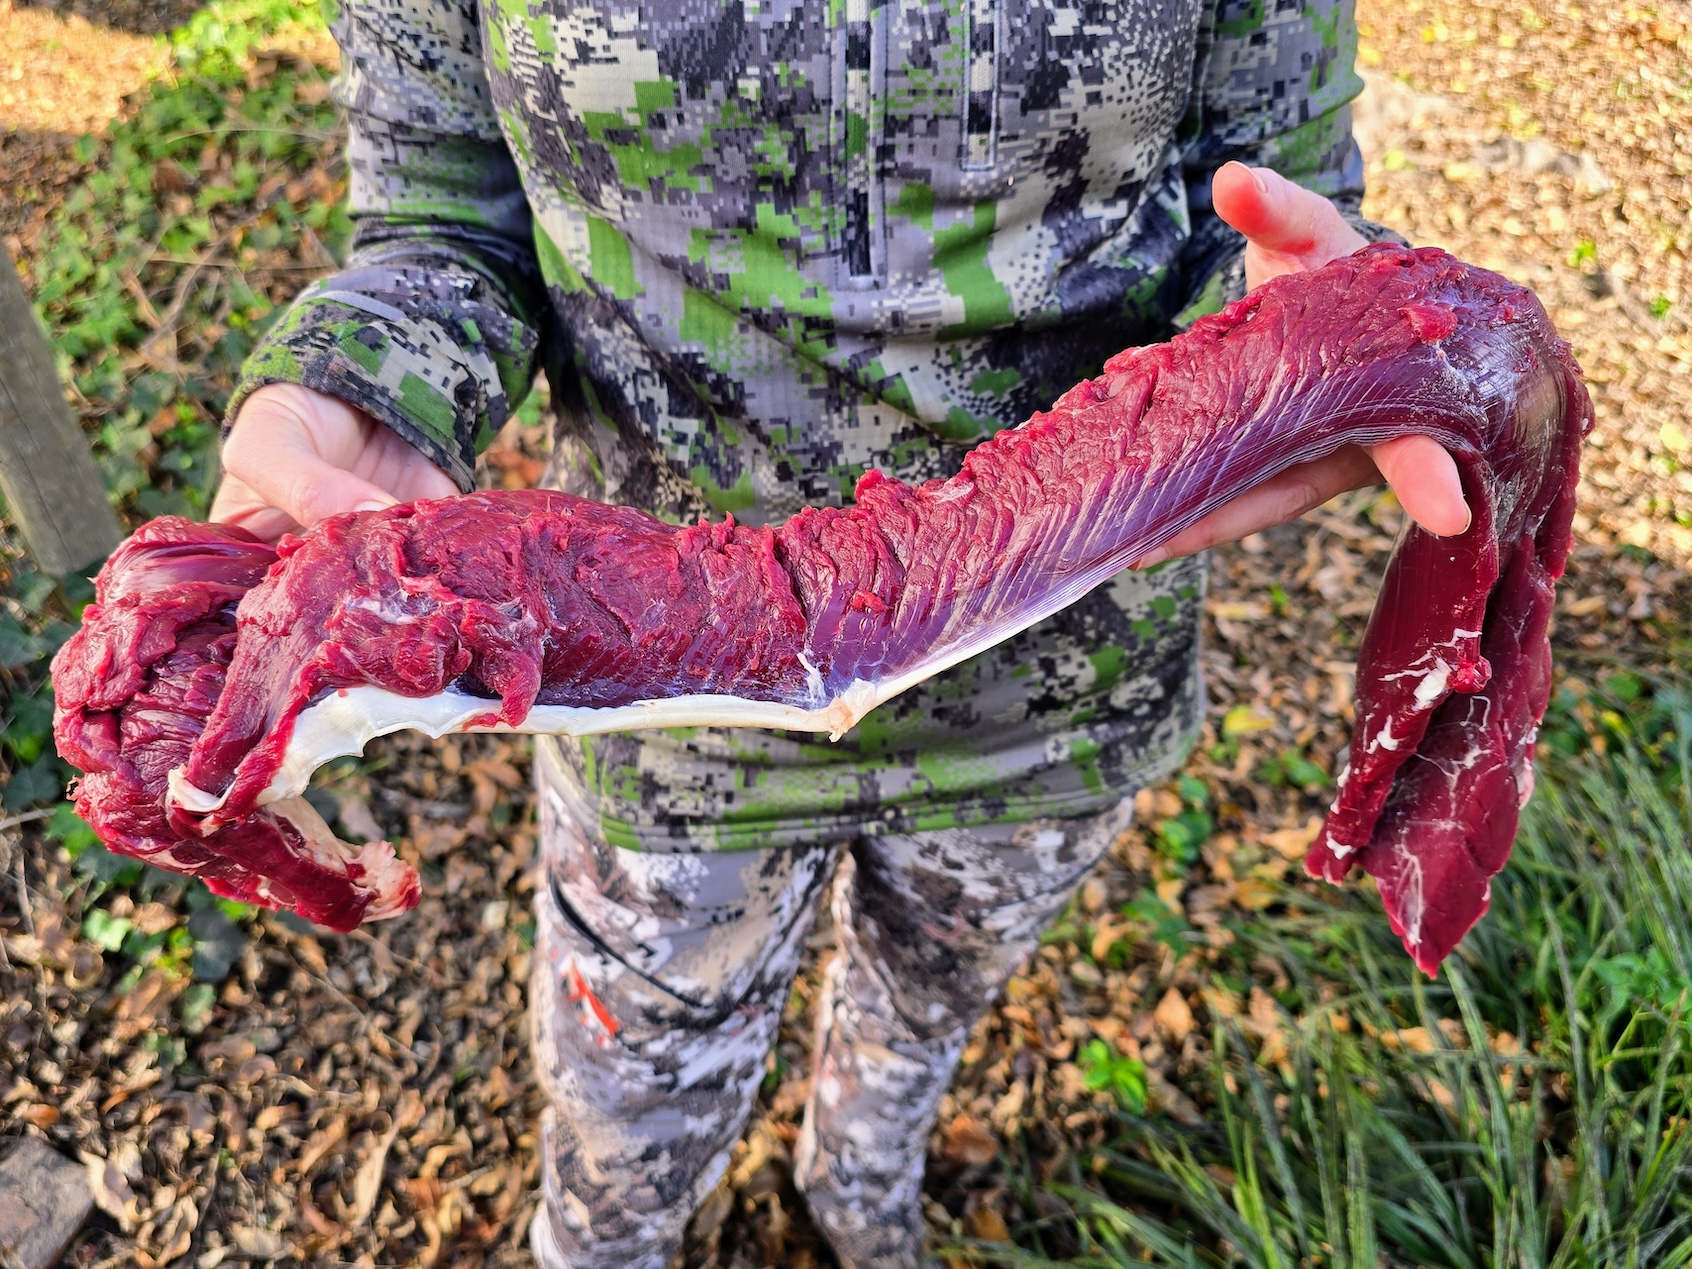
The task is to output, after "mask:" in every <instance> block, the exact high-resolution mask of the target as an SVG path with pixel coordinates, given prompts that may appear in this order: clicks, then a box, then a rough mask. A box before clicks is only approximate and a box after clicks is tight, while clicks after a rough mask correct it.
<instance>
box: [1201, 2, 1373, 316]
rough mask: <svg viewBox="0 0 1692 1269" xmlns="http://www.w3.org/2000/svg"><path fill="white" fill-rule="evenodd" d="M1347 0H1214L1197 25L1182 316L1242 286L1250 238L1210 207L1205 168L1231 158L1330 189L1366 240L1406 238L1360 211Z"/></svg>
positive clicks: (1357, 87)
mask: <svg viewBox="0 0 1692 1269" xmlns="http://www.w3.org/2000/svg"><path fill="white" fill-rule="evenodd" d="M1356 56H1357V24H1356V21H1355V19H1354V16H1353V13H1352V0H1292V2H1291V3H1288V2H1287V0H1281V2H1280V3H1277V4H1265V3H1263V0H1213V2H1212V3H1211V5H1210V8H1209V12H1208V13H1207V14H1206V16H1205V18H1204V20H1203V23H1202V25H1201V27H1200V30H1199V38H1198V48H1197V52H1196V55H1195V59H1194V63H1193V81H1192V92H1191V95H1190V96H1189V98H1188V104H1187V113H1186V117H1185V119H1184V120H1183V122H1182V136H1181V140H1182V153H1183V157H1184V164H1185V175H1186V184H1187V206H1188V209H1189V211H1190V213H1191V215H1192V237H1191V239H1190V240H1189V241H1188V243H1187V246H1186V249H1185V252H1184V256H1183V266H1184V269H1183V272H1184V277H1185V301H1184V305H1183V307H1182V309H1181V311H1180V313H1179V314H1178V315H1177V316H1176V318H1175V325H1176V326H1177V327H1179V328H1185V327H1186V326H1189V325H1191V324H1192V322H1193V321H1195V320H1196V319H1198V318H1199V317H1202V316H1204V315H1205V314H1206V313H1214V312H1215V311H1216V310H1218V309H1219V308H1221V307H1222V306H1223V305H1224V304H1226V303H1228V302H1230V301H1232V300H1236V299H1238V298H1239V297H1240V296H1242V295H1244V294H1245V260H1244V257H1245V239H1244V238H1242V237H1241V236H1240V235H1239V234H1238V233H1236V232H1235V231H1234V230H1233V229H1230V228H1229V227H1228V226H1227V225H1226V224H1224V223H1223V222H1222V220H1221V218H1220V217H1218V216H1217V215H1216V212H1215V211H1214V210H1213V208H1212V207H1211V202H1210V179H1211V177H1212V176H1213V175H1214V174H1215V172H1216V169H1217V168H1219V167H1221V166H1222V165H1223V164H1224V163H1227V162H1228V161H1230V160H1232V159H1238V160H1239V161H1240V162H1242V163H1247V164H1250V165H1251V166H1253V167H1269V168H1273V169H1274V170H1275V171H1277V172H1279V173H1280V174H1281V175H1282V176H1285V177H1287V178H1288V179H1289V180H1293V181H1296V182H1298V184H1300V185H1302V186H1304V187H1305V188H1306V189H1309V190H1314V191H1315V192H1316V193H1318V194H1321V195H1323V196H1325V197H1327V198H1330V199H1332V200H1333V201H1334V203H1335V204H1336V205H1337V206H1338V207H1339V209H1340V213H1341V214H1342V215H1343V216H1344V217H1345V218H1346V219H1347V220H1348V221H1350V222H1351V224H1352V225H1353V226H1355V227H1356V228H1357V230H1358V231H1359V232H1360V233H1362V235H1363V236H1364V237H1365V238H1367V239H1369V240H1370V241H1371V242H1379V241H1383V240H1385V241H1392V242H1400V243H1402V242H1403V241H1404V240H1403V239H1402V238H1401V237H1399V235H1398V234H1396V233H1394V232H1393V231H1392V230H1390V229H1387V228H1385V227H1384V226H1381V225H1377V224H1375V223H1374V222H1373V221H1369V220H1365V219H1364V218H1363V216H1362V213H1361V212H1360V211H1359V208H1360V207H1361V205H1362V202H1363V159H1362V155H1361V154H1360V153H1359V152H1358V149H1357V142H1356V141H1355V140H1353V138H1352V135H1351V101H1352V99H1353V98H1354V97H1356V96H1357V94H1358V93H1360V92H1362V91H1363V81H1362V79H1361V78H1359V77H1358V74H1357V68H1356Z"/></svg>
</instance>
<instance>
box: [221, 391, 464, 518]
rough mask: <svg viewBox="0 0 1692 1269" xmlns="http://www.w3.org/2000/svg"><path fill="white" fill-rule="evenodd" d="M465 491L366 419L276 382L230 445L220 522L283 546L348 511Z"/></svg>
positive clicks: (251, 406)
mask: <svg viewBox="0 0 1692 1269" xmlns="http://www.w3.org/2000/svg"><path fill="white" fill-rule="evenodd" d="M457 492H458V487H457V486H456V485H454V484H453V483H452V481H451V480H450V479H449V478H448V477H447V474H446V473H445V472H444V471H442V470H441V469H440V468H439V467H436V466H435V465H434V464H433V463H431V462H430V461H429V460H428V459H427V458H425V457H424V456H423V454H422V452H421V451H420V450H418V449H417V448H416V447H415V446H413V445H411V444H410V442H408V441H406V440H405V439H404V438H402V437H401V436H400V435H399V433H398V432H395V431H393V430H392V429H391V428H387V427H384V426H382V424H380V423H378V422H377V421H376V420H375V419H373V418H371V417H370V416H369V415H368V414H365V413H364V412H363V411H362V410H357V409H354V408H353V407H352V406H350V405H348V404H347V403H346V402H345V401H340V400H337V399H336V398H334V397H329V396H324V395H323V394H322V393H321V392H313V391H312V390H311V389H310V388H302V387H299V386H297V385H295V384H291V383H273V384H269V385H267V386H265V387H263V388H260V389H259V390H258V391H256V392H254V393H253V394H252V396H250V397H248V398H247V399H246V401H245V402H243V403H242V405H241V412H240V413H239V414H238V415H236V416H235V423H234V426H232V427H231V428H230V430H229V436H228V438H227V439H226V440H225V441H224V442H223V484H222V485H221V486H219V488H218V491H217V497H215V498H214V499H212V508H211V518H212V519H213V520H217V521H222V522H224V523H227V524H235V525H239V526H240V527H241V528H243V529H246V530H247V531H248V532H249V533H253V534H255V535H257V536H258V537H261V538H263V539H265V540H266V541H269V542H273V541H275V540H276V539H277V538H279V537H281V536H282V535H283V534H284V533H297V532H299V531H300V530H301V529H308V528H310V527H311V526H312V525H314V524H316V523H317V522H318V521H319V520H321V519H323V518H324V517H325V516H332V515H338V514H340V513H341V512H343V511H376V510H380V509H381V508H383V507H391V506H393V505H394V504H395V503H396V502H410V501H412V500H413V499H414V498H445V497H447V496H448V495H449V494H455V493H457Z"/></svg>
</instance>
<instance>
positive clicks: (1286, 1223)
mask: <svg viewBox="0 0 1692 1269" xmlns="http://www.w3.org/2000/svg"><path fill="white" fill-rule="evenodd" d="M1571 709H1573V710H1577V711H1578V712H1581V713H1588V714H1593V715H1595V717H1596V726H1595V727H1593V729H1592V731H1591V732H1590V733H1587V735H1588V740H1589V743H1587V744H1584V745H1581V746H1579V752H1577V753H1575V754H1573V756H1560V755H1558V754H1556V753H1555V752H1553V753H1551V754H1550V755H1549V756H1548V758H1547V760H1546V761H1545V762H1543V763H1542V764H1541V765H1542V769H1541V776H1540V781H1539V788H1538V790H1537V792H1536V794H1535V796H1534V799H1533V801H1532V802H1531V803H1530V805H1529V807H1528V810H1527V813H1526V814H1525V816H1524V819H1523V825H1522V831H1521V834H1520V836H1519V838H1518V841H1517V844H1516V848H1515V853H1514V856H1513V858H1512V859H1511V861H1510V864H1509V866H1508V867H1507V868H1506V869H1505V871H1504V873H1503V874H1502V875H1501V876H1500V877H1499V878H1498V879H1497V880H1496V881H1495V883H1494V886H1493V906H1492V911H1491V912H1490V913H1489V915H1488V916H1487V917H1486V918H1485V919H1484V920H1483V921H1482V922H1481V924H1480V926H1479V927H1477V929H1476V930H1475V931H1474V932H1472V933H1471V934H1470V936H1469V937H1468V938H1467V939H1466V940H1465V942H1464V943H1463V945H1462V946H1461V948H1460V949H1459V950H1458V952H1457V953H1456V954H1455V955H1454V956H1453V957H1451V958H1450V959H1449V960H1448V961H1447V962H1446V965H1445V967H1444V969H1443V970H1442V972H1441V974H1440V976H1439V978H1438V979H1436V980H1433V981H1429V980H1427V979H1425V978H1423V977H1421V976H1420V975H1419V974H1417V973H1416V972H1414V971H1413V970H1412V969H1411V967H1410V964H1409V961H1408V959H1407V958H1406V957H1405V955H1404V953H1403V951H1402V950H1401V949H1400V948H1399V946H1398V943H1397V940H1396V939H1395V938H1394V937H1393V936H1392V934H1391V931H1390V930H1389V929H1388V928H1387V925H1386V921H1385V919H1384V918H1383V917H1382V916H1381V915H1380V913H1379V911H1378V904H1377V903H1376V901H1375V899H1374V897H1373V896H1372V895H1368V894H1359V893H1357V890H1356V888H1355V887H1353V888H1352V889H1351V890H1350V891H1349V892H1334V893H1332V894H1331V895H1324V894H1320V893H1313V892H1309V891H1300V890H1289V892H1288V893H1287V895H1286V896H1285V897H1286V905H1285V908H1284V909H1283V910H1281V911H1280V913H1279V914H1278V915H1276V916H1274V917H1269V918H1263V919H1258V920H1251V921H1245V920H1242V921H1240V922H1239V923H1238V924H1237V925H1236V926H1235V934H1236V936H1237V941H1236V942H1235V943H1234V944H1233V945H1232V946H1231V947H1229V948H1228V949H1227V951H1226V953H1225V954H1224V955H1223V956H1222V958H1221V959H1220V960H1218V962H1217V963H1216V964H1215V965H1214V966H1213V967H1212V968H1211V971H1210V973H1211V977H1212V980H1213V982H1215V983H1216V984H1217V985H1219V986H1222V987H1226V988H1229V989H1231V990H1233V991H1234V992H1236V993H1239V992H1243V991H1249V990H1250V987H1251V985H1252V983H1253V981H1254V977H1253V976H1254V973H1255V974H1256V980H1255V981H1257V983H1258V985H1259V986H1264V985H1265V984H1264V982H1263V974H1262V967H1263V965H1264V964H1265V963H1266V962H1265V961H1264V960H1263V959H1262V958H1265V957H1267V958H1270V960H1271V961H1272V962H1273V963H1274V964H1277V965H1279V966H1281V967H1282V968H1283V970H1284V971H1285V977H1284V979H1283V980H1282V981H1283V982H1284V983H1286V984H1287V985H1286V986H1284V987H1283V989H1282V990H1280V991H1278V992H1274V993H1273V995H1274V997H1275V1002H1276V1004H1277V1006H1278V1007H1279V1009H1280V1010H1281V1018H1282V1022H1283V1024H1284V1026H1285V1028H1286V1031H1285V1040H1286V1043H1285V1046H1284V1052H1283V1053H1282V1054H1281V1055H1279V1056H1277V1057H1275V1060H1273V1061H1271V1062H1269V1063H1267V1064H1265V1063H1264V1062H1263V1061H1262V1060H1261V1058H1262V1056H1263V1055H1262V1054H1261V1052H1260V1051H1259V1048H1258V1047H1257V1046H1254V1045H1253V1044H1252V1043H1251V1042H1248V1040H1247V1039H1246V1037H1245V1036H1244V1035H1242V1034H1241V1032H1240V1030H1239V1029H1238V1028H1237V1027H1236V1026H1235V1025H1234V1024H1233V1023H1230V1022H1222V1023H1219V1024H1218V1025H1216V1027H1215V1028H1214V1031H1213V1034H1212V1037H1211V1045H1212V1053H1213V1058H1212V1062H1211V1066H1210V1069H1209V1070H1208V1071H1207V1072H1204V1073H1203V1074H1202V1075H1201V1076H1200V1077H1199V1078H1196V1079H1193V1080H1190V1081H1188V1086H1187V1087H1186V1088H1185V1091H1186V1092H1187V1093H1188V1094H1189V1096H1192V1097H1193V1098H1194V1099H1195V1101H1197V1102H1198V1104H1199V1105H1200V1107H1201V1108H1202V1109H1203V1111H1204V1114H1205V1118H1206V1120H1207V1126H1206V1127H1204V1128H1202V1129H1196V1130H1195V1129H1188V1128H1181V1127H1177V1126H1175V1125H1174V1124H1172V1123H1170V1122H1169V1121H1168V1120H1167V1119H1162V1118H1155V1117H1152V1118H1147V1117H1141V1116H1135V1115H1130V1114H1127V1113H1123V1114H1121V1115H1120V1116H1119V1126H1120V1130H1119V1132H1118V1134H1117V1136H1116V1139H1115V1140H1114V1141H1112V1142H1111V1143H1110V1144H1109V1145H1108V1146H1107V1147H1105V1148H1103V1149H1101V1150H1099V1151H1097V1152H1096V1154H1095V1156H1094V1157H1091V1158H1083V1159H1081V1160H1072V1161H1071V1164H1070V1166H1069V1168H1068V1171H1067V1177H1066V1178H1060V1179H1058V1180H1057V1181H1054V1182H1053V1183H1051V1184H1050V1186H1049V1187H1048V1188H1049V1190H1050V1191H1051V1192H1052V1193H1054V1194H1055V1195H1056V1196H1057V1197H1058V1198H1060V1199H1061V1200H1062V1201H1063V1202H1064V1204H1065V1205H1066V1207H1067V1211H1068V1213H1069V1214H1068V1216H1067V1217H1065V1218H1064V1219H1061V1220H1052V1219H1051V1218H1047V1219H1046V1220H1045V1221H1044V1222H1035V1223H1031V1224H1030V1225H1028V1226H1027V1227H1025V1228H1024V1230H1023V1231H1022V1232H1021V1240H1022V1242H1023V1244H1024V1245H1025V1246H1026V1247H1028V1248H1031V1249H1036V1250H1037V1249H1040V1248H1046V1249H1047V1250H1048V1251H1053V1252H1056V1251H1061V1252H1062V1253H1064V1255H1065V1259H1064V1260H1063V1261H1062V1263H1069V1264H1076V1265H1096V1266H1112V1267H1114V1266H1122V1265H1130V1264H1134V1265H1138V1264H1153V1265H1171V1266H1174V1265H1179V1266H1220V1265H1246V1266H1253V1267H1258V1266H1262V1267H1264V1269H1279V1267H1282V1266H1285V1267H1286V1269H1292V1267H1293V1266H1318V1265H1320V1266H1336V1267H1346V1269H1363V1267H1364V1266H1368V1267H1369V1269H1374V1267H1375V1266H1378V1265H1389V1266H1398V1265H1404V1266H1409V1265H1418V1266H1421V1265H1426V1266H1459V1267H1461V1269H1504V1267H1506V1266H1509V1267H1510V1269H1585V1267H1587V1266H1593V1267H1596V1266H1630V1267H1631V1266H1639V1267H1641V1269H1644V1267H1647V1266H1649V1267H1650V1269H1674V1267H1676V1266H1683V1265H1688V1264H1692V921H1689V919H1688V913H1692V849H1689V846H1688V843H1689V842H1692V702H1689V701H1688V699H1687V698H1686V697H1685V696H1683V695H1679V694H1677V693H1675V692H1673V691H1665V692H1662V693H1661V694H1659V695H1657V696H1655V697H1651V696H1649V695H1646V696H1641V697H1636V698H1635V699H1634V700H1633V701H1632V702H1631V703H1629V702H1626V701H1621V700H1612V701H1611V702H1610V703H1609V704H1608V705H1606V706H1603V707H1598V708H1592V707H1591V702H1589V701H1585V700H1570V699H1568V697H1567V694H1565V698H1564V699H1563V700H1562V701H1560V702H1559V708H1558V709H1555V710H1554V711H1553V713H1552V715H1551V717H1550V718H1549V719H1548V723H1549V725H1550V727H1549V730H1550V731H1551V732H1553V733H1557V732H1558V730H1559V729H1561V732H1562V735H1563V736H1564V737H1565V738H1566V737H1567V736H1568V735H1569V734H1571V733H1573V732H1575V730H1576V729H1577V727H1578V726H1579V724H1580V719H1579V718H1578V717H1577V716H1576V714H1575V713H1571V712H1570V711H1571ZM1412 1028H1420V1030H1419V1031H1416V1030H1410V1029H1412ZM997 1263H1008V1264H1016V1265H1019V1266H1025V1267H1028V1266H1034V1265H1039V1264H1047V1263H1057V1262H1055V1261H1051V1260H1047V1259H1045V1258H1044V1257H1042V1256H1039V1255H1037V1254H1034V1252H1031V1251H1025V1252H1022V1253H1019V1254H1017V1255H1014V1256H1009V1257H1006V1256H1003V1255H1000V1257H999V1259H998V1261H997Z"/></svg>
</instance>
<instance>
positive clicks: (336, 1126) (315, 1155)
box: [284, 1115, 347, 1176]
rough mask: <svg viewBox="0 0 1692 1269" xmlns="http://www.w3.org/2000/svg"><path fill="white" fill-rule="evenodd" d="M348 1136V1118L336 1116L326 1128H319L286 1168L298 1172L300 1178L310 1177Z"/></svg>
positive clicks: (307, 1139)
mask: <svg viewBox="0 0 1692 1269" xmlns="http://www.w3.org/2000/svg"><path fill="white" fill-rule="evenodd" d="M346 1136H347V1119H346V1116H345V1115H336V1116H335V1117H334V1118H333V1119H332V1120H330V1121H329V1123H328V1125H327V1126H326V1127H323V1128H319V1129H318V1130H317V1131H316V1132H314V1133H312V1134H311V1136H310V1137H308V1138H306V1143H305V1145H303V1146H301V1147H300V1152H299V1154H298V1155H296V1156H295V1157H294V1158H293V1159H291V1160H290V1161H289V1162H288V1163H287V1164H286V1165H284V1166H286V1167H287V1168H288V1169H290V1170H291V1171H294V1172H297V1173H298V1174H299V1175H300V1176H308V1175H310V1173H311V1170H312V1169H313V1168H315V1167H316V1166H317V1165H318V1163H319V1162H320V1161H321V1160H322V1159H323V1156H324V1155H326V1154H328V1153H329V1152H330V1151H331V1150H333V1149H334V1148H335V1147H336V1146H338V1145H340V1144H341V1142H343V1141H345V1140H346Z"/></svg>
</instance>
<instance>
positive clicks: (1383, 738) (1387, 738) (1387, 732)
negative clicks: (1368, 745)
mask: <svg viewBox="0 0 1692 1269" xmlns="http://www.w3.org/2000/svg"><path fill="white" fill-rule="evenodd" d="M1398 745H1399V738H1398V737H1397V736H1395V735H1393V734H1392V721H1391V720H1390V719H1389V720H1387V725H1386V726H1385V727H1383V728H1381V730H1380V733H1379V734H1378V735H1377V736H1376V737H1375V740H1374V747H1375V748H1377V749H1385V750H1386V751H1387V752H1388V753H1392V752H1393V751H1395V750H1396V749H1397V748H1398Z"/></svg>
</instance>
